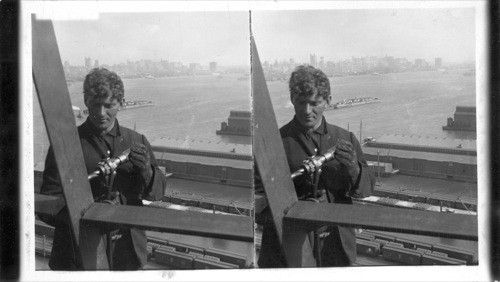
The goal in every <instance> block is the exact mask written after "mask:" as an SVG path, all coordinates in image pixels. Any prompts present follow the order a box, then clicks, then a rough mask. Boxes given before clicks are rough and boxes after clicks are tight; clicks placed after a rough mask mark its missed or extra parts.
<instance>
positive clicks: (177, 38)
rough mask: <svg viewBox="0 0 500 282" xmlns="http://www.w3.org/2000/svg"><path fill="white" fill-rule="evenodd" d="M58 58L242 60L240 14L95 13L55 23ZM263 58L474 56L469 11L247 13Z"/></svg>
mask: <svg viewBox="0 0 500 282" xmlns="http://www.w3.org/2000/svg"><path fill="white" fill-rule="evenodd" d="M54 26H55V30H56V35H57V39H58V42H59V46H60V47H59V48H60V52H61V56H62V59H63V61H69V62H70V63H71V64H72V65H83V64H84V57H86V56H87V57H88V56H90V57H91V58H92V61H93V60H95V59H98V60H99V62H100V64H110V65H111V64H115V63H120V62H125V61H126V60H127V59H129V60H133V61H136V60H140V59H151V60H155V61H157V60H160V59H164V60H169V61H181V62H183V63H185V64H188V63H194V62H196V63H201V64H202V65H204V66H205V67H207V66H208V63H209V62H210V61H216V62H218V64H219V65H223V66H227V65H248V63H249V60H250V54H249V15H248V12H246V11H227V12H164V13H113V14H101V15H100V18H99V20H97V21H91V20H89V21H54ZM252 31H253V35H254V37H255V40H256V42H257V47H258V50H259V54H260V57H261V60H263V61H265V60H268V61H272V62H273V61H274V60H275V59H278V60H283V59H289V58H294V59H295V60H296V61H297V62H308V61H309V54H316V55H317V56H318V59H319V57H321V56H323V57H324V58H325V61H326V60H333V61H338V60H343V59H347V58H351V57H352V56H356V57H361V56H367V55H368V56H385V55H388V56H394V57H405V58H407V59H409V60H414V59H417V58H422V59H426V60H428V61H430V62H433V60H434V58H436V57H442V58H443V61H444V62H462V61H473V60H474V56H475V11H474V9H472V8H468V9H406V10H403V9H395V10H380V9H359V10H312V11H252Z"/></svg>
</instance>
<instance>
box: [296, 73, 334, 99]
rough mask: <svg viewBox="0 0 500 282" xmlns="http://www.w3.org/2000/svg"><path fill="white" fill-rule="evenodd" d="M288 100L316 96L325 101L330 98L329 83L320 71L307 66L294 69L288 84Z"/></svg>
mask: <svg viewBox="0 0 500 282" xmlns="http://www.w3.org/2000/svg"><path fill="white" fill-rule="evenodd" d="M288 87H289V89H290V98H293V96H294V95H299V96H306V97H307V96H311V95H318V96H321V97H323V99H327V98H328V97H329V96H330V81H329V80H328V77H326V75H325V73H324V72H323V71H321V70H320V69H317V68H314V67H312V66H309V65H302V66H298V67H296V68H295V70H294V71H293V72H292V75H291V76H290V81H289V83H288Z"/></svg>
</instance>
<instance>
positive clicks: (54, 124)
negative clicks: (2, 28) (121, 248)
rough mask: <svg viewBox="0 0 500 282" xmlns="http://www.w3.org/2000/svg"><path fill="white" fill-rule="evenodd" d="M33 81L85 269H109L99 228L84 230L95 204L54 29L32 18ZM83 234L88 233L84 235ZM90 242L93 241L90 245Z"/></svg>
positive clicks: (49, 23)
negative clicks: (84, 221)
mask: <svg viewBox="0 0 500 282" xmlns="http://www.w3.org/2000/svg"><path fill="white" fill-rule="evenodd" d="M32 48H33V82H34V85H35V88H36V92H37V93H38V100H39V102H40V108H41V110H42V114H43V118H44V121H45V127H46V128H47V135H48V137H49V141H50V144H51V147H52V150H53V152H54V156H55V162H56V166H57V170H58V172H59V180H60V183H61V187H62V190H63V193H64V198H65V200H66V205H67V207H68V212H69V216H70V220H71V226H72V230H71V231H72V233H73V236H75V238H77V240H75V241H76V244H77V246H78V249H79V253H80V255H81V257H80V258H81V260H82V265H83V268H84V269H107V268H108V263H107V261H106V256H105V255H104V256H103V255H100V254H104V253H105V248H104V246H103V244H101V243H100V242H103V240H102V239H103V238H102V236H101V235H100V234H99V233H98V232H97V229H87V230H84V231H82V230H80V219H81V215H82V214H83V212H84V211H85V210H86V209H88V208H89V207H90V206H91V205H92V204H93V202H94V199H93V197H92V192H91V190H90V184H89V182H88V180H87V169H86V167H85V163H84V159H83V152H82V147H81V145H80V140H79V138H78V131H77V129H76V122H75V118H74V116H73V111H72V107H71V100H70V96H69V92H68V86H67V84H66V78H65V75H64V70H63V67H62V63H61V58H60V55H59V49H58V46H57V40H56V36H55V33H54V27H53V26H52V22H51V21H49V20H36V16H35V15H33V16H32ZM81 232H84V233H83V234H81ZM90 242H93V243H91V244H89V243H90Z"/></svg>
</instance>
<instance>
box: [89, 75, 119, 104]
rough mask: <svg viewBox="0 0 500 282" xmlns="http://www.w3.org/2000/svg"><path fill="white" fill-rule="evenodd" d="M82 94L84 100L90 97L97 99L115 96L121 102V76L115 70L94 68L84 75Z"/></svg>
mask: <svg viewBox="0 0 500 282" xmlns="http://www.w3.org/2000/svg"><path fill="white" fill-rule="evenodd" d="M110 93H111V96H110ZM83 94H84V99H85V100H86V99H87V98H90V97H93V98H97V99H107V98H108V97H111V98H116V100H118V102H120V103H121V102H122V100H123V97H124V94H125V90H124V89H123V82H122V80H121V78H120V77H119V76H118V75H117V74H116V73H115V72H113V71H110V70H108V69H106V68H95V69H92V70H91V71H90V72H89V73H88V74H87V76H86V77H85V81H84V82H83Z"/></svg>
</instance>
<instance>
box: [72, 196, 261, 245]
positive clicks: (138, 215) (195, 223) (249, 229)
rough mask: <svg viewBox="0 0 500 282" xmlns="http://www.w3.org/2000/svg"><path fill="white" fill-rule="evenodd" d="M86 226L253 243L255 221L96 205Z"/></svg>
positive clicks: (225, 216)
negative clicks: (96, 225)
mask: <svg viewBox="0 0 500 282" xmlns="http://www.w3.org/2000/svg"><path fill="white" fill-rule="evenodd" d="M82 220H83V222H84V223H85V224H105V225H109V226H119V227H127V228H137V229H144V230H152V231H159V232H168V233H176V234H185V235H195V236H202V237H211V238H220V239H227V240H237V241H246V242H253V238H254V235H253V227H254V225H253V218H252V217H249V216H236V215H221V214H206V213H199V212H189V211H177V210H168V209H161V208H153V207H137V206H112V205H110V204H104V203H95V204H94V205H93V206H92V207H90V209H89V210H88V211H87V212H86V213H85V215H84V216H83V218H82Z"/></svg>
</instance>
